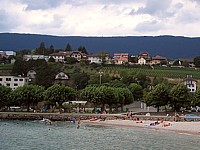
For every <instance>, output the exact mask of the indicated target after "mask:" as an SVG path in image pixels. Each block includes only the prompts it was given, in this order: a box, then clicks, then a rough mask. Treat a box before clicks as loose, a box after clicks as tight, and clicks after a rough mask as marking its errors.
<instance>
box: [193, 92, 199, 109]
mask: <svg viewBox="0 0 200 150" xmlns="http://www.w3.org/2000/svg"><path fill="white" fill-rule="evenodd" d="M192 105H193V106H200V88H198V89H197V90H196V92H195V94H194V97H193V101H192Z"/></svg>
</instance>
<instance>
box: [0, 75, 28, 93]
mask: <svg viewBox="0 0 200 150" xmlns="http://www.w3.org/2000/svg"><path fill="white" fill-rule="evenodd" d="M25 84H28V78H25V77H17V76H0V85H4V86H7V87H10V88H11V89H12V90H15V89H16V88H17V87H19V86H24V85H25Z"/></svg>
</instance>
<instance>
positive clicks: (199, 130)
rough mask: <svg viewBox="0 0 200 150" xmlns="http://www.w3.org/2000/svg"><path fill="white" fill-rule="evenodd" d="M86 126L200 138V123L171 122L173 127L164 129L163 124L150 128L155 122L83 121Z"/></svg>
mask: <svg viewBox="0 0 200 150" xmlns="http://www.w3.org/2000/svg"><path fill="white" fill-rule="evenodd" d="M82 122H83V123H84V124H93V125H101V126H111V127H126V128H140V129H142V128H143V129H150V130H156V131H165V132H175V133H177V134H184V135H196V136H200V122H169V121H165V123H171V124H172V125H171V126H167V127H164V126H162V124H159V125H155V126H149V124H150V123H152V122H155V121H144V123H136V121H132V120H105V121H100V120H96V121H89V120H84V121H82Z"/></svg>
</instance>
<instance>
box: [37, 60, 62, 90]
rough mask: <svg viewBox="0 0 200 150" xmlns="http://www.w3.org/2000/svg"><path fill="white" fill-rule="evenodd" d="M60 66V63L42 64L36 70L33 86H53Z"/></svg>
mask: <svg viewBox="0 0 200 150" xmlns="http://www.w3.org/2000/svg"><path fill="white" fill-rule="evenodd" d="M61 67H62V65H61V64H60V63H53V64H52V63H50V64H43V65H41V66H39V67H38V68H37V70H36V72H37V74H36V79H35V84H37V85H41V86H44V87H45V88H47V87H50V86H51V85H53V84H54V81H55V77H56V75H57V73H59V72H60V70H61Z"/></svg>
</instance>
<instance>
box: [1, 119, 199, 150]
mask: <svg viewBox="0 0 200 150" xmlns="http://www.w3.org/2000/svg"><path fill="white" fill-rule="evenodd" d="M57 149H58V150H161V149H162V150H188V149H190V150H199V149H200V136H197V135H184V134H178V133H174V132H166V131H156V130H149V129H141V128H126V127H104V126H97V125H86V124H82V125H81V127H80V129H77V128H76V125H74V124H72V123H66V122H54V123H53V124H52V125H51V126H50V125H45V124H43V123H41V122H40V121H0V150H57Z"/></svg>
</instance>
